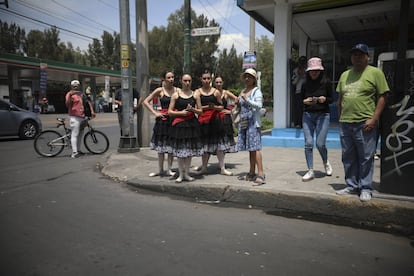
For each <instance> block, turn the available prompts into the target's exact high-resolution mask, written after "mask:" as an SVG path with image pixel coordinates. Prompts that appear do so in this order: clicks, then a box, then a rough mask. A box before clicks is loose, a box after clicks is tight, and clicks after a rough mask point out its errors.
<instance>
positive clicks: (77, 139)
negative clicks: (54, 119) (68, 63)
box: [65, 80, 95, 158]
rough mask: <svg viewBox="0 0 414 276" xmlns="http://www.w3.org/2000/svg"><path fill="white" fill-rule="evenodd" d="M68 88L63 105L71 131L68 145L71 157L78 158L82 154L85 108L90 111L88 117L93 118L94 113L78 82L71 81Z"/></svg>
mask: <svg viewBox="0 0 414 276" xmlns="http://www.w3.org/2000/svg"><path fill="white" fill-rule="evenodd" d="M70 86H71V90H70V91H68V92H67V93H66V95H65V104H66V107H67V108H68V114H69V125H70V127H71V129H72V134H71V136H70V143H71V146H72V155H71V157H72V158H78V157H80V156H81V155H82V154H83V153H82V152H81V151H80V148H81V138H82V135H83V129H84V128H85V126H86V124H85V123H86V121H85V120H87V118H86V114H85V107H86V108H87V109H88V110H90V112H91V114H88V115H90V116H91V117H92V118H94V117H95V112H94V109H93V106H92V103H91V102H90V101H88V100H87V97H86V95H84V94H83V93H82V91H81V90H80V82H79V81H78V80H73V81H71V83H70ZM86 105H88V106H86Z"/></svg>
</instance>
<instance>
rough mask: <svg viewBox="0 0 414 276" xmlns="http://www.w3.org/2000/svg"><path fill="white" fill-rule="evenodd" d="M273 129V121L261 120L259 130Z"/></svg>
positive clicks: (264, 118)
mask: <svg viewBox="0 0 414 276" xmlns="http://www.w3.org/2000/svg"><path fill="white" fill-rule="evenodd" d="M272 128H273V120H272V119H269V118H266V117H263V118H262V128H261V130H268V129H272Z"/></svg>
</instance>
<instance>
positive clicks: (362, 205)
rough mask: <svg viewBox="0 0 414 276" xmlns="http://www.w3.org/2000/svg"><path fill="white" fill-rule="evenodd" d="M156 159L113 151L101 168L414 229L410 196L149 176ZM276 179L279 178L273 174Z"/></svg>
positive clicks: (205, 195) (200, 198) (223, 197)
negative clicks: (363, 196) (362, 196)
mask: <svg viewBox="0 0 414 276" xmlns="http://www.w3.org/2000/svg"><path fill="white" fill-rule="evenodd" d="M154 163H156V159H152V158H151V156H148V155H145V154H144V153H140V154H136V155H134V154H111V155H109V156H108V159H107V162H106V164H105V165H104V166H103V168H102V171H101V172H102V174H104V175H106V176H108V177H111V178H112V179H115V180H118V181H122V182H124V183H126V184H128V185H130V186H131V187H135V188H138V189H144V190H148V191H153V192H158V193H165V194H170V195H175V196H182V197H186V198H189V199H194V201H196V202H199V203H211V204H217V205H219V204H225V203H231V204H237V205H239V206H240V207H243V208H258V209H263V210H264V211H265V212H268V213H270V214H278V215H283V216H289V217H296V218H302V219H308V220H312V221H323V222H327V223H332V224H338V225H348V226H352V227H358V228H365V229H372V230H375V231H381V232H388V233H395V234H400V235H408V236H409V235H414V203H413V202H412V201H410V200H409V201H405V200H395V199H392V198H391V199H384V198H378V197H375V200H372V201H369V202H361V201H360V200H359V198H358V197H357V196H337V195H335V194H334V193H326V192H321V191H319V192H309V191H300V190H288V189H286V187H288V186H283V187H284V189H278V188H277V187H276V186H275V185H273V186H272V184H270V183H269V185H268V186H266V185H264V186H260V187H251V186H246V184H245V183H243V182H232V183H231V184H230V183H229V182H228V181H227V183H226V178H223V182H221V183H219V182H217V180H216V179H215V178H214V177H216V176H214V175H212V176H208V177H210V178H208V179H204V180H196V181H194V182H186V181H184V182H182V183H175V182H174V181H173V180H169V179H168V178H167V177H156V178H149V177H147V173H148V171H151V168H153V164H154ZM132 164H139V166H137V165H135V166H134V165H132ZM148 166H152V167H151V168H149V167H148ZM138 167H139V168H138ZM210 182H212V183H210ZM239 183H240V184H239ZM274 183H277V181H276V180H274ZM268 187H269V188H268ZM281 187H282V186H281ZM410 199H411V198H410Z"/></svg>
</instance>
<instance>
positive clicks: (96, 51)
mask: <svg viewBox="0 0 414 276" xmlns="http://www.w3.org/2000/svg"><path fill="white" fill-rule="evenodd" d="M103 53H104V51H103V48H102V44H101V42H100V41H99V39H96V38H94V39H93V42H92V44H89V45H88V60H89V64H90V66H94V67H99V66H102V65H103Z"/></svg>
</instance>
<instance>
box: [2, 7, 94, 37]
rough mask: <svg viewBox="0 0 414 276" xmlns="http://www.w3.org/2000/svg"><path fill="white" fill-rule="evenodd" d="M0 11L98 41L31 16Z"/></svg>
mask: <svg viewBox="0 0 414 276" xmlns="http://www.w3.org/2000/svg"><path fill="white" fill-rule="evenodd" d="M0 10H2V11H5V12H8V13H12V14H14V15H17V16H20V17H23V18H26V19H29V20H32V21H35V22H38V23H41V24H44V25H46V26H49V27H54V28H56V29H58V30H61V31H65V32H68V33H72V34H75V35H78V36H81V37H85V38H88V39H92V40H93V39H96V38H94V37H91V36H87V35H84V34H81V33H78V32H74V31H71V30H68V29H66V28H62V27H58V26H56V25H52V24H49V23H47V22H44V21H42V20H39V19H35V18H33V17H29V16H26V15H23V14H20V13H17V12H14V11H11V10H6V9H3V8H0Z"/></svg>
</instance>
